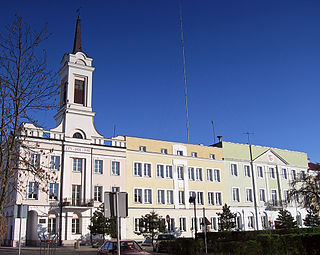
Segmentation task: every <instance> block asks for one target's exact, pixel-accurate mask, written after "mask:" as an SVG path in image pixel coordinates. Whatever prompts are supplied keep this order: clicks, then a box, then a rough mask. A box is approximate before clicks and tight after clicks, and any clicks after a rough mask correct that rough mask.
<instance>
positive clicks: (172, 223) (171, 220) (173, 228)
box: [168, 218, 175, 232]
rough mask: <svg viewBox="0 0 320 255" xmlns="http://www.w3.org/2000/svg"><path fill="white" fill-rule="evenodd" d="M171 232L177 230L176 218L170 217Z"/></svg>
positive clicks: (169, 227) (169, 228)
mask: <svg viewBox="0 0 320 255" xmlns="http://www.w3.org/2000/svg"><path fill="white" fill-rule="evenodd" d="M168 225H169V226H168V230H169V232H173V231H174V230H175V220H174V218H170V223H169V224H168Z"/></svg>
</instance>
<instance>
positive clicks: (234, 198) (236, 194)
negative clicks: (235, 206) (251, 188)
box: [232, 188, 240, 202]
mask: <svg viewBox="0 0 320 255" xmlns="http://www.w3.org/2000/svg"><path fill="white" fill-rule="evenodd" d="M232 201H234V202H240V194H239V188H232Z"/></svg>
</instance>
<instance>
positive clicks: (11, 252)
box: [0, 246, 98, 255]
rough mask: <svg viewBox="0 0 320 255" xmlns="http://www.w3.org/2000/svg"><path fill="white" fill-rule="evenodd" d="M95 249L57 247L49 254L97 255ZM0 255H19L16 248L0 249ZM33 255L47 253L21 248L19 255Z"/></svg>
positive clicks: (31, 248)
mask: <svg viewBox="0 0 320 255" xmlns="http://www.w3.org/2000/svg"><path fill="white" fill-rule="evenodd" d="M97 250H98V249H97V248H92V247H91V246H80V248H79V249H74V248H73V247H72V246H66V247H57V248H56V249H55V250H54V249H52V250H51V252H52V253H50V254H52V255H54V254H58V255H63V254H66V255H69V254H70V255H79V254H81V255H93V254H97ZM0 254H1V255H7V254H8V255H16V254H19V249H18V248H17V247H0ZM34 254H41V255H42V254H43V255H44V254H49V253H48V251H46V252H44V250H43V249H42V250H41V253H40V247H21V255H34Z"/></svg>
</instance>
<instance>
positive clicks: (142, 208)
mask: <svg viewBox="0 0 320 255" xmlns="http://www.w3.org/2000/svg"><path fill="white" fill-rule="evenodd" d="M125 140H126V147H127V157H126V191H127V192H128V205H129V218H128V219H127V222H126V230H127V231H126V233H127V237H128V238H136V239H137V238H139V236H137V235H136V233H137V232H138V231H137V220H136V219H138V218H141V216H142V215H145V214H147V213H150V212H151V211H152V210H154V211H155V212H156V213H158V214H159V215H160V216H161V217H163V218H165V217H166V215H169V216H170V218H171V220H174V225H175V228H174V231H175V232H180V233H179V234H181V235H182V236H191V235H192V231H191V227H192V220H191V218H192V217H194V207H193V205H190V204H189V197H190V192H191V191H194V192H196V194H197V202H196V206H197V219H198V231H200V221H202V219H200V218H202V215H203V208H205V213H206V217H207V218H208V219H209V221H210V218H211V217H216V212H218V211H221V207H222V204H223V203H224V201H223V198H224V197H225V195H224V192H225V190H224V185H223V183H224V178H225V177H224V162H223V160H222V158H223V155H222V149H221V148H215V147H211V146H204V145H194V144H184V143H175V142H168V141H161V140H153V139H146V138H137V137H128V136H127V137H125ZM177 154H178V155H177ZM181 154H182V155H181ZM145 165H147V166H145ZM167 167H168V170H167ZM189 168H193V175H192V174H191V176H193V178H192V177H191V178H190V176H189ZM139 169H140V170H139ZM146 169H150V171H147V170H146ZM170 169H171V170H172V174H170ZM181 169H183V178H181V175H179V173H178V172H179V171H180V173H181V171H182V170H181ZM190 171H191V172H192V170H190ZM207 171H209V172H211V173H212V175H213V174H214V172H215V173H217V172H218V174H216V177H217V175H218V177H219V178H218V177H217V178H218V179H217V180H214V176H212V177H210V176H208V173H207ZM190 179H191V180H190ZM145 190H147V191H145ZM150 190H151V191H150ZM139 192H140V193H139ZM145 192H151V199H150V198H146V197H145V196H146V194H145ZM161 192H162V193H161ZM183 192H184V194H183ZM209 192H210V193H213V196H214V199H213V200H214V201H210V204H209V198H208V196H209V194H208V193H209ZM159 193H160V194H159ZM168 193H169V194H168ZM198 193H200V194H198ZM216 193H220V194H221V195H219V194H218V195H217V196H221V199H219V198H218V201H215V200H216V198H215V196H216V195H215V194H216ZM162 195H164V198H163V200H161V198H162ZM140 196H141V197H140ZM182 196H183V199H182V198H181V197H182ZM159 197H160V198H159ZM183 200H184V201H183ZM210 200H212V199H210ZM220 200H221V201H220ZM182 202H184V203H182ZM217 202H218V203H217ZM180 218H185V227H184V226H180ZM181 224H182V223H181ZM168 228H172V226H169V225H168ZM180 228H182V231H180ZM213 228H214V227H212V229H213ZM169 230H170V229H169ZM171 230H173V229H171ZM140 238H141V237H140Z"/></svg>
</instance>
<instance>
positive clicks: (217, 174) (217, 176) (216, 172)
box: [214, 169, 221, 182]
mask: <svg viewBox="0 0 320 255" xmlns="http://www.w3.org/2000/svg"><path fill="white" fill-rule="evenodd" d="M214 181H215V182H220V181H221V179H220V170H219V169H214Z"/></svg>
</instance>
